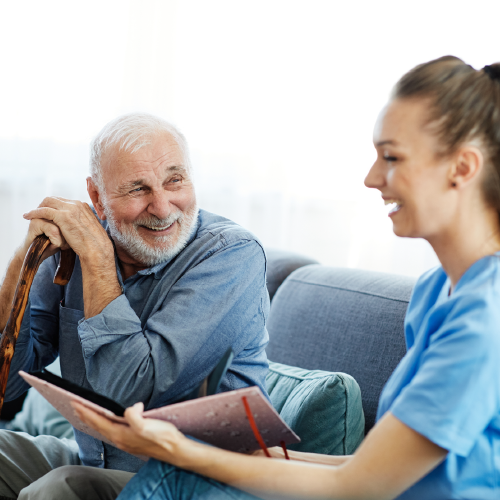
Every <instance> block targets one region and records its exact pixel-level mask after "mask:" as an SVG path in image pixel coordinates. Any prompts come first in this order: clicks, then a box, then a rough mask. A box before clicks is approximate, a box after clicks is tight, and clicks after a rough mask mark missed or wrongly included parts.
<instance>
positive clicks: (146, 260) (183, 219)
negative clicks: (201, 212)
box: [104, 203, 198, 267]
mask: <svg viewBox="0 0 500 500" xmlns="http://www.w3.org/2000/svg"><path fill="white" fill-rule="evenodd" d="M104 215H106V218H107V220H108V227H109V233H110V234H111V236H112V237H113V239H114V240H115V241H116V242H117V243H118V244H119V245H120V246H121V247H122V248H123V250H125V251H126V252H127V253H128V254H129V255H130V256H131V257H133V258H134V259H135V260H137V261H138V262H140V263H141V264H144V265H145V266H148V267H151V266H155V265H156V264H159V263H160V262H165V261H166V260H169V259H171V258H172V257H175V256H176V255H177V254H178V253H180V252H181V250H183V249H184V247H185V246H186V244H187V242H188V240H189V237H190V236H191V233H192V230H193V228H194V226H195V224H196V221H197V218H198V206H197V205H196V204H195V205H194V207H192V208H190V209H189V210H187V211H186V212H181V211H180V210H178V211H177V212H174V213H171V214H170V215H169V216H168V217H167V218H166V219H159V218H158V217H156V216H155V215H151V216H149V217H143V218H141V219H137V220H135V221H134V222H133V223H131V224H123V225H122V227H121V228H120V229H118V227H117V223H116V220H115V218H114V216H113V212H112V211H111V209H110V208H109V206H107V203H105V204H104ZM174 222H177V223H178V224H179V231H178V232H177V233H176V234H172V235H170V234H168V235H165V236H160V237H158V238H156V241H157V243H156V244H155V246H150V245H148V244H147V243H146V242H145V241H144V240H143V239H142V237H141V235H140V234H139V231H138V229H137V228H138V227H139V226H148V227H166V226H169V225H170V224H173V223H174ZM173 238H177V239H176V240H174V239H173Z"/></svg>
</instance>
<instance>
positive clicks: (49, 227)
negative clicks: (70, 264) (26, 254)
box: [23, 197, 114, 261]
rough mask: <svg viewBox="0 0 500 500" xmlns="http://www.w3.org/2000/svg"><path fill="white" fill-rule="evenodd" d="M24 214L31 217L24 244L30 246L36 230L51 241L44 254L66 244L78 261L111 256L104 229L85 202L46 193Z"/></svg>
mask: <svg viewBox="0 0 500 500" xmlns="http://www.w3.org/2000/svg"><path fill="white" fill-rule="evenodd" d="M23 217H24V218H25V219H27V220H30V221H31V224H30V229H29V231H28V236H27V238H26V243H25V245H26V244H27V245H28V246H29V245H30V244H31V242H32V241H33V240H34V239H35V238H36V236H38V235H39V234H46V235H47V236H48V237H49V239H50V242H51V245H50V246H49V248H48V249H47V250H48V252H47V253H48V255H47V257H48V256H49V255H53V254H54V253H56V251H57V250H58V249H59V248H62V249H65V248H68V247H71V248H72V249H73V250H74V251H75V253H76V254H77V255H78V256H79V257H80V260H81V261H84V260H86V259H88V260H100V259H102V258H112V257H113V255H114V250H113V245H112V243H111V241H110V240H109V238H108V235H107V234H106V231H105V230H104V229H103V227H102V226H101V224H100V223H99V221H98V220H97V218H96V216H95V215H94V212H92V209H91V208H90V207H89V205H88V204H87V203H83V202H81V201H74V200H67V199H65V198H57V197H48V198H45V199H44V200H43V201H42V203H41V204H40V205H39V207H38V208H36V209H35V210H31V211H30V212H28V213H26V214H24V216H23Z"/></svg>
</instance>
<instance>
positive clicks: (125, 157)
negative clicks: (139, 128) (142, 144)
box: [117, 150, 177, 163]
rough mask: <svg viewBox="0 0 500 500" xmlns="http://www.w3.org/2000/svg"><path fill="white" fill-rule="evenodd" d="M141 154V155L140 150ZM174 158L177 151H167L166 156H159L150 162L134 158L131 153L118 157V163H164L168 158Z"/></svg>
mask: <svg viewBox="0 0 500 500" xmlns="http://www.w3.org/2000/svg"><path fill="white" fill-rule="evenodd" d="M139 153H140V150H139ZM172 156H173V157H176V156H177V151H175V150H171V151H167V152H165V153H164V154H162V155H161V156H159V157H158V158H156V159H153V160H149V159H146V158H134V155H132V154H130V153H125V154H121V155H118V157H117V161H118V162H119V163H163V162H165V161H166V160H168V158H166V157H172Z"/></svg>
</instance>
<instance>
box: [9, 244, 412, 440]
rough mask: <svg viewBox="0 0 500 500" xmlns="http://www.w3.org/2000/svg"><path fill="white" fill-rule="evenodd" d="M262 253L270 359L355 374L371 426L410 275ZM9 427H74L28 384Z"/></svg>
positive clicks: (395, 356) (394, 350) (55, 430)
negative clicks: (268, 299) (268, 305)
mask: <svg viewBox="0 0 500 500" xmlns="http://www.w3.org/2000/svg"><path fill="white" fill-rule="evenodd" d="M266 253H267V257H268V266H267V279H268V288H269V292H270V296H271V297H272V301H271V311H270V315H269V321H268V330H269V336H270V342H269V346H268V349H267V353H268V357H269V359H270V360H271V361H273V362H275V363H282V364H285V365H291V366H295V367H299V368H303V369H306V370H324V371H327V372H343V373H347V374H348V375H351V376H352V377H354V379H355V380H356V381H357V382H358V384H359V387H360V389H361V400H362V406H363V411H364V417H365V433H366V432H368V431H369V430H370V428H371V427H372V426H373V424H374V421H375V415H376V410H377V402H378V398H379V395H380V392H381V390H382V387H383V386H384V384H385V382H386V381H387V379H388V378H389V376H390V374H391V373H392V371H393V370H394V368H395V367H396V365H397V363H398V362H399V360H400V359H401V358H402V357H403V355H404V353H405V351H406V347H405V343H404V337H403V321H404V316H405V313H406V308H407V306H408V301H409V298H410V294H411V290H412V287H413V284H414V280H413V279H411V278H406V277H402V276H397V275H390V274H384V273H376V272H370V271H362V270H356V269H345V268H334V267H326V266H322V265H319V264H317V263H315V262H316V261H314V260H313V259H310V258H308V257H304V256H301V255H298V254H295V253H292V252H283V251H278V250H267V252H266ZM10 428H12V429H13V430H19V431H25V432H28V433H30V434H32V435H39V434H53V435H57V436H59V437H62V436H64V437H69V436H70V435H71V434H72V430H71V428H69V424H68V423H67V422H66V421H65V420H64V419H63V418H62V416H60V415H59V414H57V412H55V410H53V409H51V407H49V405H48V404H46V403H45V400H44V399H43V398H42V397H41V396H39V395H38V394H37V393H36V392H35V393H34V392H33V390H31V391H30V396H29V397H28V399H27V401H26V404H25V405H24V408H23V411H22V412H21V413H19V414H18V415H17V416H16V418H15V419H14V420H13V421H12V423H11V424H10ZM361 430H362V428H361ZM346 436H347V433H346ZM361 436H362V432H361Z"/></svg>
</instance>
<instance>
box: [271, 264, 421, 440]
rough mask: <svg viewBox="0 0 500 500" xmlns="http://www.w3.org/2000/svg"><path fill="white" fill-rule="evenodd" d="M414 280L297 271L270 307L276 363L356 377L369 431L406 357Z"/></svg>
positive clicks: (354, 271) (310, 268)
mask: <svg viewBox="0 0 500 500" xmlns="http://www.w3.org/2000/svg"><path fill="white" fill-rule="evenodd" d="M414 282H415V280H414V279H413V278H409V277H405V276H398V275H392V274H386V273H378V272H372V271H363V270H359V269H346V268H334V267H326V266H321V265H310V266H305V267H302V268H300V269H298V270H296V271H295V272H293V273H292V274H291V275H290V276H289V277H288V278H287V279H286V280H285V282H284V283H283V284H282V285H281V287H280V288H279V290H278V292H277V293H276V295H275V297H274V300H273V302H272V304H271V311H270V315H269V321H268V325H267V326H268V330H269V336H270V341H269V345H268V348H267V354H268V357H269V359H271V360H273V361H275V362H278V363H284V364H287V365H293V366H298V367H301V368H305V369H309V370H313V369H315V370H325V371H330V372H343V373H347V374H349V375H351V376H352V377H354V379H355V380H356V381H357V383H358V384H359V386H360V388H361V396H362V402H363V410H364V414H365V424H366V427H365V432H367V431H368V430H370V428H371V427H372V426H373V424H374V422H375V415H376V411H377V404H378V398H379V396H380V392H381V390H382V388H383V386H384V384H385V382H386V381H387V379H388V378H389V376H390V375H391V373H392V372H393V370H394V369H395V367H396V365H397V364H398V362H399V361H400V359H401V358H402V357H403V356H404V354H405V352H406V346H405V342H404V316H405V313H406V309H407V306H408V302H409V299H410V295H411V290H412V288H413V285H414Z"/></svg>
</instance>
